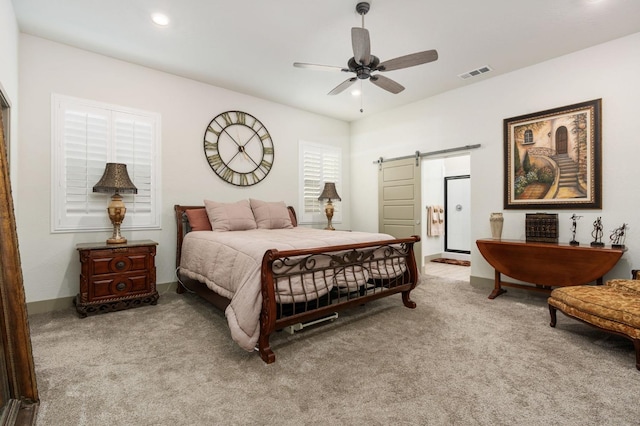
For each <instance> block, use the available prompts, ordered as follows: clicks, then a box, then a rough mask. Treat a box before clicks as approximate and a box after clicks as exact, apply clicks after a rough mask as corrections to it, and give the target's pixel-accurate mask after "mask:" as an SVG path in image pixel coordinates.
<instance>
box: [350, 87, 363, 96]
mask: <svg viewBox="0 0 640 426" xmlns="http://www.w3.org/2000/svg"><path fill="white" fill-rule="evenodd" d="M361 93H362V92H361V91H360V89H354V90H352V91H351V95H353V96H360V94H361Z"/></svg>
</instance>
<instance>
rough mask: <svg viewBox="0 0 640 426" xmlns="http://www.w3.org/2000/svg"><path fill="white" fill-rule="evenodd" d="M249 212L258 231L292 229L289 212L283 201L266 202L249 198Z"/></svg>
mask: <svg viewBox="0 0 640 426" xmlns="http://www.w3.org/2000/svg"><path fill="white" fill-rule="evenodd" d="M249 201H250V202H251V210H253V216H254V217H255V218H256V225H257V226H258V229H288V228H293V225H292V224H291V217H289V210H288V209H287V205H286V204H285V203H284V201H277V202H267V201H260V200H254V199H253V198H251V199H250V200H249Z"/></svg>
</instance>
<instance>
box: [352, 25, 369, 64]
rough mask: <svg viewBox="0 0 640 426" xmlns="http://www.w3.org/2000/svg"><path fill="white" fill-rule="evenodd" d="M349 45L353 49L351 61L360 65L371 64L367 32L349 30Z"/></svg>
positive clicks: (361, 29) (365, 30)
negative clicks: (353, 60)
mask: <svg viewBox="0 0 640 426" xmlns="http://www.w3.org/2000/svg"><path fill="white" fill-rule="evenodd" d="M351 45H352V47H353V59H355V60H356V62H357V63H358V64H360V65H365V66H366V65H369V63H370V62H371V41H370V40H369V30H367V29H366V28H358V27H354V28H351Z"/></svg>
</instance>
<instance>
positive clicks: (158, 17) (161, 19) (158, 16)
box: [151, 13, 169, 27]
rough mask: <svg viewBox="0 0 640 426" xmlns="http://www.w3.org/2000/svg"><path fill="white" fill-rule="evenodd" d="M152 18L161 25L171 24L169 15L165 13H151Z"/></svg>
mask: <svg viewBox="0 0 640 426" xmlns="http://www.w3.org/2000/svg"><path fill="white" fill-rule="evenodd" d="M151 20H152V21H153V22H154V23H155V24H156V25H160V26H161V27H166V26H167V25H169V17H168V16H167V15H165V14H163V13H154V14H153V15H151Z"/></svg>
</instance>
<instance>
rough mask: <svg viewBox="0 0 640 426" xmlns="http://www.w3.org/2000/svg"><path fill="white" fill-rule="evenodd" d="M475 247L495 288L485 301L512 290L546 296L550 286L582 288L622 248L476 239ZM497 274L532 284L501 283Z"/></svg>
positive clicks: (600, 274)
mask: <svg viewBox="0 0 640 426" xmlns="http://www.w3.org/2000/svg"><path fill="white" fill-rule="evenodd" d="M476 245H477V246H478V249H479V250H480V253H481V254H482V256H483V257H484V258H485V259H486V261H487V262H489V264H490V265H491V266H492V267H493V268H494V269H495V287H494V289H493V291H492V292H491V294H490V295H489V299H495V298H496V297H498V296H499V295H501V294H502V293H504V292H506V290H505V289H503V288H502V287H503V286H505V287H515V288H522V289H526V290H534V291H541V292H545V293H548V292H550V291H551V288H552V287H562V286H569V285H582V284H588V283H590V282H593V281H596V282H597V283H598V284H602V277H603V276H604V275H605V274H606V273H607V272H609V271H610V270H611V269H612V268H613V267H614V266H615V265H616V263H618V260H620V258H621V257H622V254H623V253H624V252H625V249H624V248H611V247H591V246H585V245H582V246H572V245H569V244H562V243H534V242H527V241H522V240H498V239H491V238H489V239H480V240H477V241H476ZM501 274H504V275H508V276H510V277H511V278H515V279H517V280H520V281H524V282H527V283H532V284H534V285H526V284H517V283H511V282H505V281H502V280H501V276H500V275H501Z"/></svg>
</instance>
